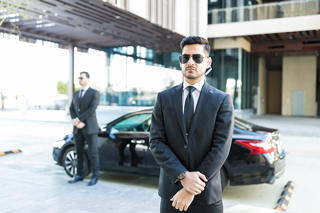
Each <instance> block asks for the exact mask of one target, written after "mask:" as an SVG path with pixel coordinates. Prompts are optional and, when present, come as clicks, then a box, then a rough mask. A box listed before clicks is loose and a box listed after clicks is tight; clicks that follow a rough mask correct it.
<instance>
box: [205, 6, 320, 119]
mask: <svg viewBox="0 0 320 213" xmlns="http://www.w3.org/2000/svg"><path fill="white" fill-rule="evenodd" d="M208 8H209V9H208V34H207V37H208V39H209V40H210V43H211V44H212V47H213V54H214V57H215V58H214V62H215V63H214V65H213V67H214V70H213V74H212V76H213V83H214V82H217V83H216V84H217V85H218V88H220V89H222V90H225V91H227V92H229V93H230V94H231V95H232V96H233V98H234V103H235V108H236V109H239V110H240V111H243V112H244V111H249V112H251V113H254V114H257V115H262V114H266V113H268V114H279V115H283V116H308V117H316V116H319V115H320V106H319V104H318V103H319V102H320V86H319V85H320V74H319V64H320V62H319V50H320V27H319V26H320V25H319V24H320V15H319V14H320V1H319V0H303V1H300V0H296V1H277V2H275V1H263V0H260V1H258V0H257V1H248V0H242V1H232V0H226V1H224V0H223V1H222V0H209V1H208ZM216 55H218V57H216ZM214 75H216V77H214ZM219 78H220V80H219ZM216 79H217V80H216ZM214 84H215V83H214Z"/></svg>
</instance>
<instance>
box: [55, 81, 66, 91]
mask: <svg viewBox="0 0 320 213" xmlns="http://www.w3.org/2000/svg"><path fill="white" fill-rule="evenodd" d="M57 92H58V93H60V94H67V93H68V82H66V83H63V82H62V81H58V83H57Z"/></svg>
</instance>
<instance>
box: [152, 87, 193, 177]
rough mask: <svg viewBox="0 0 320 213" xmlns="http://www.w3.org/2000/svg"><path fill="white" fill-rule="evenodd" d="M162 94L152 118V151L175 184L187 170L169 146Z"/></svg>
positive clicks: (158, 98)
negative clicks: (179, 176)
mask: <svg viewBox="0 0 320 213" xmlns="http://www.w3.org/2000/svg"><path fill="white" fill-rule="evenodd" d="M160 95H161V94H160V93H159V94H158V97H157V101H156V104H155V106H154V109H153V112H152V118H151V128H150V139H149V143H150V151H151V153H152V154H153V157H154V158H155V160H156V161H157V163H158V164H159V166H160V167H162V169H163V170H164V171H165V172H166V173H167V174H169V176H170V179H171V181H172V182H173V183H175V181H176V180H177V177H178V175H179V174H180V173H182V172H184V171H187V169H186V168H185V167H184V166H183V165H182V164H181V163H180V161H179V159H178V158H177V157H176V155H175V154H174V153H173V152H172V150H171V149H170V147H169V146H168V145H167V140H166V135H165V126H164V118H163V111H162V104H161V97H160Z"/></svg>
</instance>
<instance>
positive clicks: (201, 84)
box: [183, 78, 204, 92]
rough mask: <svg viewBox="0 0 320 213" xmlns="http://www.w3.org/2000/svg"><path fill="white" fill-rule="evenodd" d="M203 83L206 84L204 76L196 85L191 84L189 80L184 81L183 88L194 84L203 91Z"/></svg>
mask: <svg viewBox="0 0 320 213" xmlns="http://www.w3.org/2000/svg"><path fill="white" fill-rule="evenodd" d="M203 85H204V78H202V80H200V81H199V82H198V83H196V84H194V85H191V84H189V83H188V82H186V80H184V81H183V89H185V88H187V87H188V86H193V87H195V88H196V89H197V90H199V91H200V92H201V89H202V87H203Z"/></svg>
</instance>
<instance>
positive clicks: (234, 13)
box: [208, 0, 320, 24]
mask: <svg viewBox="0 0 320 213" xmlns="http://www.w3.org/2000/svg"><path fill="white" fill-rule="evenodd" d="M319 7H320V0H297V1H286V2H276V3H268V4H258V5H251V6H242V7H233V8H224V9H212V10H209V11H208V23H209V24H219V23H230V22H243V21H254V20H264V19H275V18H287V17H297V16H308V15H316V14H320V8H319Z"/></svg>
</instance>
